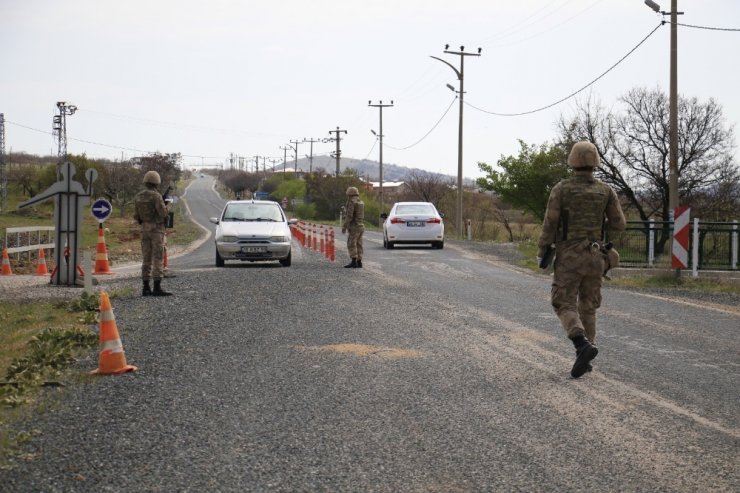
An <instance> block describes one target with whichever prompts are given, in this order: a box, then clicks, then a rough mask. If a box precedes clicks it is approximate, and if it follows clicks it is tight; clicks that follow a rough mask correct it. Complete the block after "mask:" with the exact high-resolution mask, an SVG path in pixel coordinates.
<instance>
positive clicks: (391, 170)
mask: <svg viewBox="0 0 740 493" xmlns="http://www.w3.org/2000/svg"><path fill="white" fill-rule="evenodd" d="M285 166H286V168H291V169H292V168H293V167H294V162H293V161H291V160H288V162H287V163H286V164H285ZM319 168H323V169H324V170H326V171H328V172H330V173H333V172H334V171H336V168H337V165H336V160H335V159H334V158H332V157H329V156H314V158H313V162H312V163H311V169H312V170H317V169H319ZM339 168H340V172H343V171H344V170H346V169H348V168H351V169H354V170H356V171H357V172H358V173H359V174H360V176H362V177H363V178H365V179H367V180H368V181H378V180H379V179H380V175H379V173H380V164H379V163H378V161H373V160H372V159H354V158H344V157H343V158H342V159H341V161H340V163H339ZM298 169H299V170H302V171H308V170H309V160H308V158H303V159H299V160H298ZM275 170H282V164H279V165H277V166H275ZM412 172H413V173H416V174H419V175H422V176H424V175H431V176H439V177H442V178H450V179H452V180H457V175H454V176H453V175H446V174H443V173H434V172H431V171H426V170H423V169H419V168H408V167H406V166H400V165H397V164H390V163H383V181H403V180H404V179H406V177H407V176H408V175H409V174H410V173H412ZM465 182H466V183H472V182H473V180H470V179H466V180H465Z"/></svg>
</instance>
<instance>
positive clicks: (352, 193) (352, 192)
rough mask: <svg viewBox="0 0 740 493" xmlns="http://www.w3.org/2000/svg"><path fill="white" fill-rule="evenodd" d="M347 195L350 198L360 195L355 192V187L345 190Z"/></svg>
mask: <svg viewBox="0 0 740 493" xmlns="http://www.w3.org/2000/svg"><path fill="white" fill-rule="evenodd" d="M347 195H349V196H352V195H360V192H359V190H357V187H349V188H348V189H347Z"/></svg>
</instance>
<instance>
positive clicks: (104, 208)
mask: <svg viewBox="0 0 740 493" xmlns="http://www.w3.org/2000/svg"><path fill="white" fill-rule="evenodd" d="M91 210H92V215H93V217H94V218H95V219H97V220H98V222H101V223H102V222H103V221H105V220H106V219H108V216H110V213H111V212H112V211H113V206H111V205H110V202H108V201H107V200H105V199H98V200H96V201H95V202H94V203H93V205H92V207H91Z"/></svg>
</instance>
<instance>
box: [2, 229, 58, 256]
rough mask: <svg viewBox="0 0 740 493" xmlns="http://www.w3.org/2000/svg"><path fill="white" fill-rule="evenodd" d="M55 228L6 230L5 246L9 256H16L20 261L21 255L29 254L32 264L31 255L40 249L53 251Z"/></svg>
mask: <svg viewBox="0 0 740 493" xmlns="http://www.w3.org/2000/svg"><path fill="white" fill-rule="evenodd" d="M54 230H55V228H54V226H24V227H18V228H6V229H5V246H6V247H7V248H8V256H10V255H15V259H16V260H20V258H21V253H24V252H27V254H28V261H29V262H30V261H31V260H32V259H31V253H32V252H36V253H38V251H39V250H40V249H42V248H43V249H44V250H53V249H54V247H55V245H54Z"/></svg>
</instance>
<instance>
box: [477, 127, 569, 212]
mask: <svg viewBox="0 0 740 493" xmlns="http://www.w3.org/2000/svg"><path fill="white" fill-rule="evenodd" d="M519 145H520V147H521V148H520V151H519V155H518V156H506V157H505V156H501V159H499V160H498V162H497V163H496V166H497V167H498V168H500V169H501V171H497V170H496V169H495V168H494V167H493V166H491V165H489V164H486V163H482V162H479V163H478V169H480V170H481V171H483V172H484V173H486V176H484V177H481V178H478V180H477V183H478V186H480V187H481V188H483V189H485V190H490V191H492V192H494V193H496V195H498V196H499V198H500V199H501V200H502V201H503V202H505V203H507V204H510V205H512V206H514V207H516V208H518V209H523V210H525V211H527V212H529V213H530V214H532V215H533V216H535V217H536V218H537V219H539V220H540V221H542V220H543V219H544V217H545V211H546V210H547V199H548V197H549V195H550V190H551V189H552V187H553V186H555V184H556V183H557V182H559V181H560V180H562V179H563V178H565V177H567V176H568V175H569V168H568V165H567V154H566V152H565V149H564V146H562V145H558V144H547V143H545V144H541V145H540V146H539V147H538V146H536V145H534V144H532V145H527V144H526V143H525V142H524V141H522V140H520V141H519Z"/></svg>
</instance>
